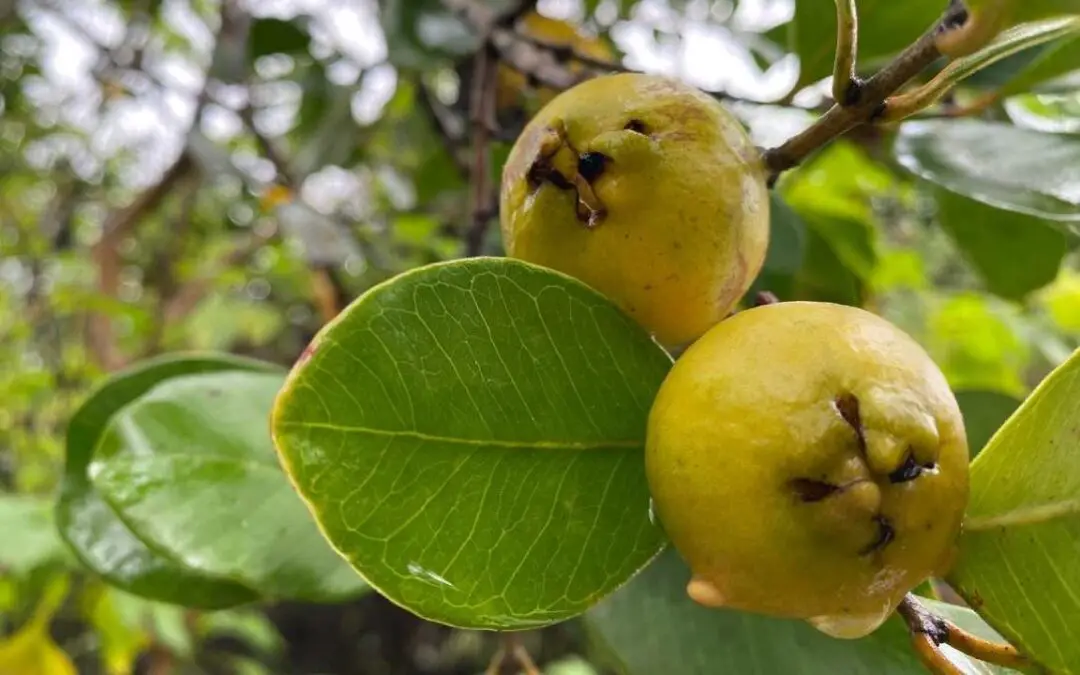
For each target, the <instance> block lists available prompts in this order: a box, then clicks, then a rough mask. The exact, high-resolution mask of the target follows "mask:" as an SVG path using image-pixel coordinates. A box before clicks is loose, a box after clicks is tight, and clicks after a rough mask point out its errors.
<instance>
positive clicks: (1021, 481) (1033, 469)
mask: <svg viewBox="0 0 1080 675" xmlns="http://www.w3.org/2000/svg"><path fill="white" fill-rule="evenodd" d="M960 547H961V555H960V559H959V561H958V564H957V566H956V567H955V569H954V570H953V571H952V573H951V574H950V575H949V581H950V583H951V584H952V585H953V586H954V587H956V589H957V590H958V591H959V592H960V593H961V595H963V596H964V598H965V599H966V600H967V601H968V603H969V604H971V606H972V607H974V608H975V609H976V610H977V611H978V612H979V613H980V614H981V615H982V616H983V618H984V619H986V620H987V622H989V623H990V624H991V625H992V626H994V627H995V628H996V629H997V630H998V631H999V632H1000V633H1001V634H1002V635H1005V636H1006V637H1007V638H1009V640H1010V641H1011V642H1013V643H1014V644H1016V645H1017V646H1019V647H1020V648H1021V649H1022V650H1023V651H1024V652H1026V653H1027V654H1028V655H1029V656H1031V657H1032V658H1033V659H1035V660H1037V661H1038V662H1039V663H1041V664H1043V665H1045V666H1046V667H1047V668H1048V669H1049V670H1050V671H1051V672H1054V673H1080V640H1078V639H1077V637H1078V634H1077V631H1078V630H1080V557H1078V556H1077V555H1076V551H1077V548H1078V547H1080V352H1077V353H1074V354H1073V356H1072V357H1071V358H1070V359H1069V360H1068V361H1066V362H1065V363H1064V364H1063V365H1061V366H1060V367H1059V368H1057V369H1056V370H1055V371H1054V372H1052V373H1051V374H1050V375H1049V376H1048V377H1047V378H1046V379H1045V380H1044V381H1043V382H1042V384H1040V385H1039V386H1038V387H1037V388H1036V390H1035V391H1034V392H1033V393H1032V394H1031V395H1030V396H1029V397H1028V399H1027V400H1026V401H1025V402H1024V403H1023V404H1022V405H1021V406H1020V408H1019V410H1017V411H1016V413H1015V414H1014V415H1013V416H1012V417H1011V418H1010V419H1009V421H1008V422H1006V423H1005V425H1004V426H1003V427H1002V428H1001V430H1000V431H999V432H998V433H997V434H996V435H995V436H994V437H993V438H992V439H991V440H990V443H989V445H987V447H986V448H985V449H984V450H983V451H982V453H980V454H979V456H978V457H977V458H976V459H975V461H974V462H973V463H972V466H971V502H970V504H969V505H968V510H967V515H966V520H965V525H964V533H963V536H962V537H961V540H960Z"/></svg>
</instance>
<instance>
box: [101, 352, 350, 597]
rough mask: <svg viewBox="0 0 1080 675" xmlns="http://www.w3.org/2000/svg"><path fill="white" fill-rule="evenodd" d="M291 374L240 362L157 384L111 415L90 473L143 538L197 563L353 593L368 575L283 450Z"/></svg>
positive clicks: (249, 580) (279, 592) (310, 591)
mask: <svg viewBox="0 0 1080 675" xmlns="http://www.w3.org/2000/svg"><path fill="white" fill-rule="evenodd" d="M283 382H284V373H257V372H245V371H242V370H238V371H226V372H219V373H201V374H195V375H187V376H182V377H175V378H172V379H170V380H168V381H166V382H162V383H160V384H158V385H157V386H156V387H154V388H153V389H152V390H150V391H149V392H147V393H146V394H144V395H143V396H141V397H140V398H138V399H137V400H135V401H134V402H132V403H130V404H129V405H127V406H126V407H124V408H123V409H122V410H120V411H119V412H117V413H116V415H115V416H114V417H113V419H112V420H111V421H110V423H109V427H108V429H107V430H106V431H105V433H104V434H102V436H101V438H100V440H99V442H98V444H97V449H96V453H95V457H94V460H93V462H91V464H90V469H89V474H90V481H91V483H92V485H93V486H94V487H95V488H96V489H97V491H98V493H99V494H100V495H101V496H102V497H103V498H104V499H105V501H106V502H107V503H108V504H109V505H110V506H111V507H112V508H113V510H114V511H115V512H116V513H117V514H118V515H119V516H120V518H121V519H122V520H123V521H124V523H125V524H126V525H127V526H128V527H129V528H130V529H131V531H132V532H134V533H135V534H136V536H138V537H139V539H141V540H142V541H143V542H145V543H146V544H147V545H149V546H150V547H151V548H152V549H153V550H155V551H157V552H158V553H160V554H163V555H165V556H168V557H169V558H171V559H172V560H175V561H177V562H179V563H180V564H181V565H182V566H184V567H185V568H186V569H189V570H193V571H197V572H198V573H200V574H204V575H207V576H210V577H214V578H224V579H231V580H234V581H237V582H239V583H241V584H243V585H244V586H246V587H248V588H251V589H254V590H255V591H257V592H258V593H260V594H261V595H263V596H266V597H273V598H290V599H304V600H313V601H330V600H335V599H340V598H345V597H350V596H353V595H356V594H357V593H358V592H359V591H361V590H363V589H364V585H363V583H362V581H361V579H360V578H359V577H358V576H357V575H356V573H355V572H354V571H353V570H352V568H350V567H349V566H348V565H347V564H346V563H345V562H344V561H343V560H342V559H341V557H340V556H338V555H337V554H336V553H335V552H334V551H333V549H331V548H330V546H329V545H328V544H327V543H326V541H325V540H324V539H323V538H322V536H321V535H320V534H319V531H318V528H317V527H316V525H315V523H314V522H313V521H312V519H311V516H310V514H309V513H308V511H307V509H306V508H305V507H304V505H303V503H302V502H301V501H300V499H299V498H298V497H297V495H296V493H295V492H294V491H293V489H292V488H291V486H290V485H289V482H288V479H287V478H286V476H285V474H284V473H283V472H282V470H281V466H280V464H279V463H278V461H277V458H276V456H275V453H274V446H273V442H272V441H271V440H270V430H269V428H268V425H267V418H268V417H269V413H270V409H271V407H272V405H273V401H274V397H275V396H276V395H277V392H278V390H279V389H280V388H281V385H282V383H283ZM192 504H197V505H198V508H197V509H193V508H191V507H190V505H192Z"/></svg>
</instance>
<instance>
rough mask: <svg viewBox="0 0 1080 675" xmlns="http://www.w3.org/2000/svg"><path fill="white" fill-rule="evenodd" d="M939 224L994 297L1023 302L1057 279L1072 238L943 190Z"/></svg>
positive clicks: (1031, 219)
mask: <svg viewBox="0 0 1080 675" xmlns="http://www.w3.org/2000/svg"><path fill="white" fill-rule="evenodd" d="M937 204H938V222H939V223H941V227H942V228H944V229H945V231H946V232H948V233H949V235H950V236H951V237H952V238H953V240H954V241H955V242H956V244H957V246H959V247H960V250H961V251H963V253H964V255H966V256H967V257H968V258H969V259H970V261H971V264H972V265H973V266H974V267H975V269H976V270H977V271H978V273H979V276H981V277H982V279H983V281H984V282H985V283H986V288H987V290H989V291H990V292H991V293H993V294H995V295H999V296H1001V297H1003V298H1009V299H1011V300H1023V299H1024V298H1025V297H1026V296H1027V295H1028V294H1029V293H1031V292H1032V291H1034V290H1037V289H1039V288H1042V287H1043V286H1045V285H1047V284H1049V283H1050V282H1051V281H1053V280H1054V279H1055V278H1057V275H1058V268H1059V267H1060V266H1061V261H1062V260H1063V259H1064V258H1065V254H1066V252H1067V250H1068V249H1067V246H1068V238H1067V237H1066V235H1065V233H1064V232H1062V231H1061V230H1059V229H1057V228H1055V227H1053V226H1052V225H1050V224H1048V223H1047V222H1046V221H1044V220H1041V219H1039V218H1034V217H1032V216H1029V215H1027V214H1024V213H1018V212H1015V211H1005V210H1003V209H995V208H993V207H992V206H987V205H986V204H983V203H982V202H980V201H976V200H974V199H969V198H967V197H964V196H962V195H958V194H955V193H953V192H949V191H948V190H940V191H938V193H937Z"/></svg>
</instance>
